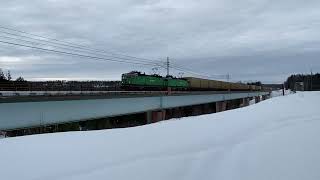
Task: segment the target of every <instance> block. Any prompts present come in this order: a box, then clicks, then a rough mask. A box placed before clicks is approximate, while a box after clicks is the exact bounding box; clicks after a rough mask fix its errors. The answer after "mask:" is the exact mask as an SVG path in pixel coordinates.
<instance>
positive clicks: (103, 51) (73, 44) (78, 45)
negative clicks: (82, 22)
mask: <svg viewBox="0 0 320 180" xmlns="http://www.w3.org/2000/svg"><path fill="white" fill-rule="evenodd" d="M0 29H5V30H9V31H14V32H18V33H23V34H27V35H31V36H34V37H38V38H42V39H46V41H47V40H49V42H50V41H55V42H59V44H60V45H64V46H69V47H73V48H81V49H86V50H91V51H95V52H100V53H107V54H111V55H113V56H124V57H127V58H133V59H137V60H144V61H154V62H159V63H160V62H162V61H159V60H151V59H146V58H140V57H135V56H130V55H126V54H121V53H114V52H110V51H106V50H101V49H96V48H91V47H90V46H87V45H82V44H76V43H71V42H67V41H62V40H59V39H56V38H52V37H46V36H42V35H37V34H33V33H29V32H26V31H22V30H17V29H13V28H8V27H4V26H0ZM33 39H36V38H33ZM36 40H41V39H36ZM47 42H48V41H47ZM51 43H53V42H51Z"/></svg>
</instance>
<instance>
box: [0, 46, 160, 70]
mask: <svg viewBox="0 0 320 180" xmlns="http://www.w3.org/2000/svg"><path fill="white" fill-rule="evenodd" d="M0 43H4V44H9V45H14V46H20V47H27V48H32V49H37V50H41V51H47V52H54V53H58V54H64V55H70V56H78V57H83V58H89V59H96V60H104V61H113V62H121V63H130V64H139V65H147V66H154V64H150V63H149V64H148V63H139V62H132V61H124V60H123V61H122V60H117V59H111V58H102V57H96V56H89V55H83V54H77V53H72V52H65V51H59V50H53V49H47V48H41V47H36V46H29V45H25V44H19V43H13V42H8V41H1V40H0Z"/></svg>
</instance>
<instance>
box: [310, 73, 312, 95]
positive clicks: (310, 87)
mask: <svg viewBox="0 0 320 180" xmlns="http://www.w3.org/2000/svg"><path fill="white" fill-rule="evenodd" d="M310 91H312V69H311V82H310Z"/></svg>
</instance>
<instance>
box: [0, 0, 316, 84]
mask: <svg viewBox="0 0 320 180" xmlns="http://www.w3.org/2000/svg"><path fill="white" fill-rule="evenodd" d="M319 9H320V1H319V0H308V1H302V0H282V1H276V0H242V1H236V0H77V1H74V0H72V1H71V0H33V1H26V0H20V1H17V0H10V1H2V2H1V4H0V11H1V16H0V22H1V23H0V25H1V26H5V27H10V28H14V29H18V30H23V31H27V32H30V33H34V34H39V35H42V36H50V37H53V38H57V39H59V40H63V41H69V42H73V43H76V44H82V45H87V46H90V47H92V48H99V49H102V50H105V51H108V52H116V53H123V54H127V55H131V56H137V57H143V58H146V59H152V60H163V61H165V59H166V57H167V56H169V57H170V60H171V62H172V63H174V64H176V65H179V66H183V67H185V68H188V69H192V70H193V71H195V72H199V73H203V74H207V75H219V74H228V73H229V74H230V75H231V80H232V81H239V80H241V81H253V80H261V81H263V82H266V83H270V82H283V81H284V80H285V79H286V77H287V76H288V75H290V74H292V73H309V72H310V70H311V69H312V70H313V71H314V72H316V71H318V72H319V71H320V59H319V55H320V51H319V48H320V10H319ZM0 31H1V32H0V40H5V41H8V39H6V38H4V37H1V36H8V34H3V32H2V31H5V30H3V29H0ZM6 32H8V31H6ZM16 42H18V41H16ZM47 48H51V49H52V47H50V46H48V47H47ZM62 50H66V49H62ZM0 67H1V68H3V69H6V70H7V69H10V70H11V72H12V74H13V76H14V77H17V76H20V75H22V76H24V77H25V78H26V79H28V80H46V79H67V80H68V79H75V80H77V79H93V80H94V79H105V80H108V79H120V77H121V74H122V73H124V72H128V71H131V70H140V71H144V72H146V73H151V72H152V67H151V66H140V65H132V64H122V63H115V62H107V61H96V60H92V59H86V58H79V57H70V56H65V55H57V54H54V53H48V52H40V51H37V50H30V49H28V48H20V47H15V46H10V45H5V44H1V43H0ZM159 71H160V72H161V73H165V70H164V69H163V68H162V69H159ZM172 73H173V74H174V75H178V73H179V71H172ZM184 75H185V76H190V75H191V74H188V73H186V72H185V74H184Z"/></svg>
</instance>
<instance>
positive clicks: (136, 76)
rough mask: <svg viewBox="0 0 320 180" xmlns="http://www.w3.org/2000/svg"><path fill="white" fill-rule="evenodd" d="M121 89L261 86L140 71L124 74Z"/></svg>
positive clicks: (242, 88)
mask: <svg viewBox="0 0 320 180" xmlns="http://www.w3.org/2000/svg"><path fill="white" fill-rule="evenodd" d="M121 88H122V89H124V90H168V89H170V90H176V91H180V90H182V91H183V90H188V91H227V90H230V91H260V90H267V89H262V87H261V86H256V85H247V84H242V83H232V82H224V81H217V80H208V79H202V78H196V77H184V78H174V77H171V76H170V77H162V76H159V75H146V74H143V73H141V72H138V71H132V72H129V73H125V74H122V77H121Z"/></svg>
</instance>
